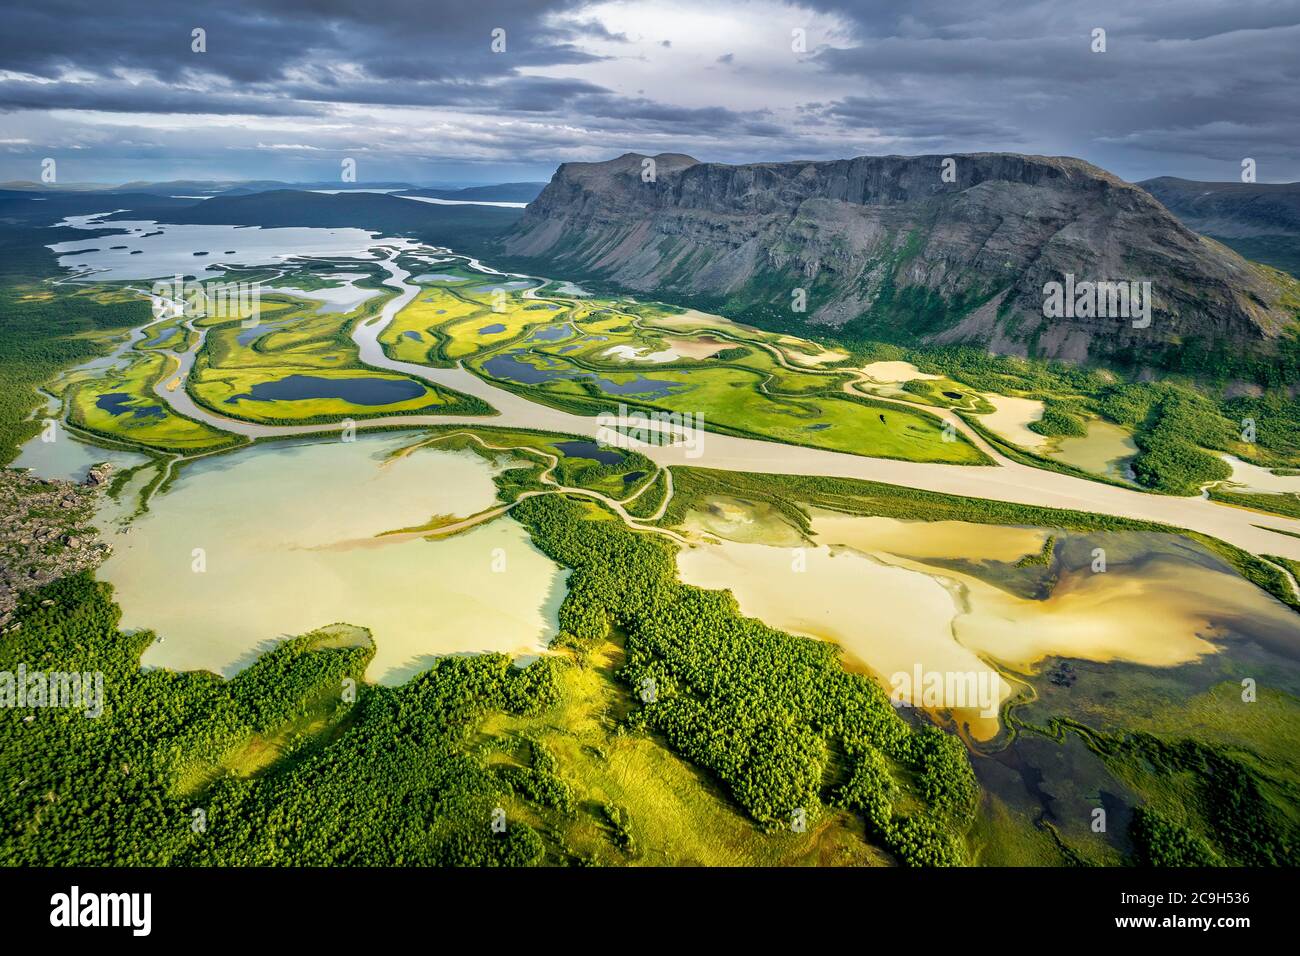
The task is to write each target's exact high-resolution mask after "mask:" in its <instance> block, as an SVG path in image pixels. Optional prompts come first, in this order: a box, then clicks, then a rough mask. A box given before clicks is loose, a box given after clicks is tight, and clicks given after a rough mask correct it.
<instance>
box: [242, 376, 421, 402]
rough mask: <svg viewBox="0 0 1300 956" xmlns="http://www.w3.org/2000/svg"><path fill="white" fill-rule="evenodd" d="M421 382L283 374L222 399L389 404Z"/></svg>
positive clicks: (412, 394) (413, 394) (415, 392)
mask: <svg viewBox="0 0 1300 956" xmlns="http://www.w3.org/2000/svg"><path fill="white" fill-rule="evenodd" d="M423 394H424V386H422V385H420V384H419V383H418V382H413V381H411V380H410V379H393V378H322V377H321V376H319V375H286V376H285V377H284V378H281V379H277V380H276V381H274V382H258V383H257V384H256V385H254V386H253V387H252V388H251V389H249V391H248V392H246V393H245V394H243V395H233V396H231V397H230V398H228V399H226V402H227V403H228V404H234V403H235V402H238V401H241V400H242V399H246V398H247V399H251V400H253V401H255V402H295V401H302V400H304V399H309V398H339V399H342V400H343V401H346V402H351V403H352V404H354V405H391V404H393V403H394V402H405V401H409V400H410V399H412V398H419V397H420V396H421V395H423Z"/></svg>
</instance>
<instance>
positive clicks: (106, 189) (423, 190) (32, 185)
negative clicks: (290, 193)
mask: <svg viewBox="0 0 1300 956" xmlns="http://www.w3.org/2000/svg"><path fill="white" fill-rule="evenodd" d="M545 187H546V183H531V182H529V183H495V184H487V185H478V184H475V185H471V186H462V185H456V184H447V183H439V184H435V185H433V186H429V185H422V186H417V185H413V184H411V183H405V182H375V183H340V182H337V181H334V182H314V183H286V182H279V181H277V180H273V179H257V180H242V181H241V180H229V181H227V180H205V179H174V180H169V181H167V182H157V183H155V182H130V183H123V184H121V185H118V186H111V185H104V184H103V183H69V184H66V185H64V184H59V185H51V184H48V183H36V182H28V181H19V182H8V183H0V194H3V193H10V192H12V193H22V194H40V195H44V196H49V195H68V194H98V195H116V194H124V193H129V194H131V195H137V196H138V195H147V196H166V197H169V198H170V197H184V198H194V197H201V198H210V197H215V196H248V195H252V194H254V193H264V192H274V191H278V190H284V189H290V190H294V189H296V190H315V189H322V190H325V189H327V190H338V191H341V192H347V191H356V192H367V191H371V192H372V191H375V190H388V191H390V192H394V193H397V192H400V193H405V194H407V195H411V196H425V197H428V198H432V199H448V200H453V201H457V202H531V201H532V200H534V199H536V198H537V194H538V193H540V192H541V191H542V190H543V189H544V188H545Z"/></svg>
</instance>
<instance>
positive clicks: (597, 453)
mask: <svg viewBox="0 0 1300 956" xmlns="http://www.w3.org/2000/svg"><path fill="white" fill-rule="evenodd" d="M555 447H556V448H558V449H560V451H562V452H564V453H565V454H566V455H568V456H569V457H570V458H590V459H591V460H592V461H598V462H600V463H601V464H602V465H617V464H618V463H619V462H620V461H622V460H623V453H622V452H620V451H614V450H613V449H611V448H602V447H601V446H600V445H597V444H596V443H595V442H594V441H557V442H555ZM642 474H644V472H642Z"/></svg>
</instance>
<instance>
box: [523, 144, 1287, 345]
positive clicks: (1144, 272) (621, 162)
mask: <svg viewBox="0 0 1300 956" xmlns="http://www.w3.org/2000/svg"><path fill="white" fill-rule="evenodd" d="M647 159H650V160H653V163H652V164H651V163H647V162H646V161H647ZM945 170H947V171H948V173H949V174H948V175H946V176H945ZM502 246H503V250H504V252H505V254H506V255H507V256H509V257H511V259H512V260H516V261H519V262H526V263H531V264H533V265H534V266H536V267H538V268H541V267H542V266H549V267H550V268H551V269H552V270H553V271H557V272H558V271H563V273H564V274H565V275H568V276H574V277H578V276H582V277H586V278H589V279H596V280H604V281H607V282H609V283H610V284H612V285H617V286H620V287H623V288H625V289H628V290H634V291H640V292H645V293H653V294H657V295H660V296H663V297H665V298H670V299H676V300H681V301H689V302H695V303H696V304H698V305H700V306H701V307H711V308H717V309H722V310H725V311H726V312H727V313H728V314H730V315H732V316H733V317H737V318H741V317H746V318H750V319H753V320H756V321H764V322H765V323H766V324H772V323H774V322H781V321H782V320H784V321H786V322H788V323H791V324H797V323H799V322H802V321H807V322H809V323H812V324H821V325H824V326H833V327H837V328H839V329H840V330H841V332H842V334H845V335H861V336H864V337H865V336H870V337H876V338H889V339H895V340H898V341H913V342H914V341H923V342H930V343H958V342H960V343H977V344H980V345H985V346H987V347H989V348H990V349H992V350H995V351H998V352H1006V353H1013V354H1034V355H1043V356H1049V357H1059V358H1066V359H1072V360H1083V359H1088V358H1099V359H1100V358H1119V359H1125V358H1135V359H1136V360H1138V361H1140V362H1149V363H1151V364H1170V363H1169V361H1168V360H1169V359H1170V357H1171V354H1172V353H1173V352H1186V353H1189V352H1193V351H1195V352H1197V353H1198V354H1201V355H1211V354H1213V352H1214V351H1216V350H1218V349H1221V348H1223V347H1225V346H1231V347H1232V348H1235V349H1242V348H1244V349H1246V350H1248V351H1250V352H1260V353H1261V354H1263V355H1267V354H1269V353H1270V352H1271V351H1273V350H1275V349H1276V348H1277V347H1278V344H1279V342H1280V340H1281V339H1282V338H1283V336H1284V332H1285V330H1287V329H1289V328H1291V327H1293V326H1294V324H1295V321H1296V320H1295V311H1296V307H1297V302H1296V300H1295V299H1294V298H1293V295H1294V292H1293V289H1292V288H1291V287H1289V286H1288V284H1287V283H1288V280H1287V279H1286V278H1285V277H1281V276H1279V274H1278V273H1276V272H1274V271H1272V270H1269V269H1266V268H1264V267H1261V266H1258V265H1255V264H1253V263H1250V262H1247V261H1245V260H1244V259H1242V258H1241V257H1240V256H1239V255H1237V254H1236V253H1234V252H1233V251H1231V250H1230V249H1228V248H1225V247H1224V246H1222V245H1220V244H1219V243H1217V242H1214V241H1212V240H1209V239H1206V238H1204V237H1202V236H1199V235H1197V234H1196V233H1195V232H1193V231H1192V230H1191V229H1189V228H1187V226H1185V225H1184V224H1182V223H1181V222H1179V221H1178V219H1176V218H1175V217H1174V216H1173V215H1171V214H1170V212H1169V211H1168V210H1167V209H1165V207H1164V206H1162V205H1161V204H1160V203H1159V202H1157V201H1156V200H1155V199H1153V198H1152V197H1151V195H1149V194H1148V193H1147V192H1146V191H1144V190H1143V189H1140V188H1138V187H1136V186H1133V185H1131V184H1129V183H1126V182H1124V181H1122V180H1120V179H1119V178H1117V177H1115V176H1113V175H1111V174H1110V173H1108V172H1106V171H1105V170H1103V169H1099V168H1098V167H1096V166H1093V165H1091V164H1089V163H1086V162H1083V161H1082V160H1078V159H1072V158H1068V157H1046V156H1022V155H1017V154H1010V153H976V154H968V155H954V156H951V157H944V156H863V157H858V158H856V159H845V160H834V161H829V162H789V163H755V164H751V165H741V166H731V165H724V164H720V163H701V162H697V161H696V160H694V159H692V158H691V157H689V156H684V155H680V154H661V155H658V156H654V157H645V156H641V155H639V154H635V153H628V154H626V155H624V156H620V157H619V158H617V159H614V160H610V161H609V162H603V163H566V164H564V165H562V166H561V167H560V168H559V169H558V170H557V171H556V173H555V175H554V177H553V178H552V179H551V182H550V184H549V185H547V187H546V189H545V190H543V191H542V193H541V195H539V196H538V197H537V199H536V200H534V201H533V202H532V204H530V205H529V207H528V210H527V211H526V212H525V214H524V216H523V217H522V219H521V220H520V221H519V222H518V223H517V224H516V225H515V226H514V228H513V229H511V230H510V231H509V232H508V233H507V234H506V236H505V238H504V240H503V242H502ZM1067 274H1069V275H1070V276H1073V280H1072V281H1073V282H1074V283H1081V282H1095V281H1114V282H1125V283H1133V282H1136V283H1141V282H1150V283H1151V285H1150V291H1151V295H1152V301H1153V308H1152V314H1151V322H1150V324H1149V325H1146V326H1145V327H1135V325H1136V326H1141V325H1142V323H1141V322H1140V321H1138V322H1135V321H1132V320H1131V319H1130V318H1129V317H1127V316H1115V315H1095V314H1093V315H1088V314H1080V313H1086V312H1087V311H1088V310H1085V309H1079V310H1075V309H1069V310H1067V312H1068V313H1069V317H1048V316H1047V315H1045V308H1044V298H1045V293H1044V288H1045V286H1046V285H1047V284H1048V283H1052V282H1058V283H1065V282H1066V281H1067V280H1066V276H1067ZM796 290H804V295H805V297H806V311H805V312H802V313H801V312H798V311H797V310H796V309H795V306H797V305H798V298H799V293H798V292H797V291H796ZM1174 364H1177V363H1174Z"/></svg>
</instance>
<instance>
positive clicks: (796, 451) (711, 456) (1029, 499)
mask: <svg viewBox="0 0 1300 956" xmlns="http://www.w3.org/2000/svg"><path fill="white" fill-rule="evenodd" d="M380 248H382V249H383V250H385V251H386V252H387V253H388V255H387V256H386V257H385V258H383V259H381V260H380V264H381V265H382V266H383V268H384V269H385V271H386V272H387V273H388V275H387V276H386V277H385V279H384V284H385V285H388V286H391V287H392V288H394V289H396V290H397V291H398V294H397V295H396V296H394V297H393V298H392V299H390V300H389V301H388V302H387V303H385V305H384V306H383V309H382V310H381V312H380V314H379V315H378V316H376V317H374V318H372V319H370V320H369V321H367V322H363V323H360V324H358V326H357V327H356V329H355V330H354V331H353V339H354V341H355V342H356V344H357V346H358V348H359V351H360V357H361V360H362V361H363V362H365V363H366V364H368V365H371V366H374V367H375V368H382V369H388V370H390V371H394V372H400V373H402V374H406V375H412V376H415V377H417V378H421V379H424V380H425V381H427V382H431V383H433V384H435V385H441V386H444V387H446V388H450V389H454V390H456V391H459V392H463V393H465V394H467V395H473V396H475V397H477V398H480V399H482V400H484V401H485V402H487V403H489V404H490V405H492V406H493V407H494V408H496V409H497V411H498V412H499V414H498V415H495V416H465V415H460V416H457V415H449V416H444V415H406V416H391V417H385V418H380V419H370V420H362V421H358V422H357V427H358V428H365V427H377V426H382V427H391V426H393V425H411V426H416V427H424V426H430V425H457V424H461V425H472V424H491V425H495V426H502V427H516V428H529V429H537V430H541V431H554V432H563V433H567V434H574V435H582V436H586V437H592V438H594V437H596V436H597V434H598V429H599V426H598V424H597V420H596V419H595V418H590V417H586V416H582V415H574V414H572V413H569V412H564V411H560V410H559V409H554V408H550V407H549V406H546V405H543V404H540V403H538V402H533V401H530V400H529V399H527V398H524V397H522V396H520V395H517V394H515V393H514V392H511V391H508V390H506V389H503V388H500V387H498V386H496V385H493V384H492V383H490V382H487V381H485V380H483V379H481V378H479V377H478V376H476V375H474V374H472V373H471V372H469V371H467V370H466V369H464V368H463V367H459V366H458V367H456V368H431V367H429V366H426V365H417V364H415V363H412V362H402V361H397V360H395V359H392V358H390V357H389V356H388V355H386V354H385V352H384V349H383V346H382V345H381V344H380V343H379V335H380V333H381V332H383V330H384V329H385V328H386V327H387V326H388V324H389V323H390V322H391V321H392V320H393V318H394V317H395V316H396V315H397V314H398V312H400V311H401V310H402V309H403V308H405V307H406V306H407V305H408V304H409V303H410V302H411V300H412V299H414V298H415V296H416V295H417V294H418V293H419V291H420V287H419V286H417V285H413V284H411V283H410V282H408V281H407V280H408V279H409V278H410V275H411V274H410V272H408V271H407V270H406V269H404V268H402V267H401V266H399V265H398V263H397V257H398V255H399V253H401V252H402V251H405V250H406V249H407V248H409V247H408V245H407V244H406V243H404V242H398V243H393V242H386V243H385V244H384V245H382V246H381V247H380ZM470 264H471V265H472V266H474V267H476V268H479V269H481V270H482V271H484V272H490V273H493V274H501V273H496V272H495V270H492V269H489V268H488V267H486V266H483V265H482V264H480V263H478V262H477V261H474V260H470ZM201 347H202V343H200V344H199V345H198V346H196V347H195V349H193V350H191V351H190V352H187V353H185V354H184V355H183V356H182V357H181V366H180V369H179V372H178V373H172V374H169V375H167V376H165V378H164V380H162V381H160V382H159V383H158V384H157V385H156V386H155V388H154V391H155V393H156V394H157V395H158V397H159V398H161V399H162V400H163V401H165V402H167V403H168V404H169V405H171V406H172V407H173V408H174V409H175V410H176V411H177V412H179V413H180V414H182V415H186V416H188V417H190V418H194V419H198V420H199V421H202V422H206V423H207V424H209V425H212V426H213V427H215V428H220V429H223V430H225V431H229V432H234V433H237V434H240V435H245V436H247V437H249V438H285V437H291V436H294V435H306V434H319V433H324V432H331V431H337V430H338V428H339V426H338V425H337V424H323V425H260V424H254V423H250V422H242V421H237V420H235V419H231V418H226V417H225V416H222V415H218V414H215V413H213V412H211V411H209V410H207V409H205V408H202V407H200V406H199V405H197V404H196V403H195V402H194V401H193V399H191V398H190V396H189V395H188V394H187V393H186V392H185V390H184V389H183V388H176V389H174V390H171V391H169V390H168V389H167V388H166V381H170V380H171V379H173V378H175V377H176V375H177V374H179V375H180V377H181V379H182V381H183V380H184V378H185V377H186V376H187V375H188V374H189V370H190V366H191V365H192V364H193V362H194V359H195V356H196V354H197V352H198V349H199V348H201ZM935 414H938V416H939V417H940V418H943V419H944V420H946V421H952V422H953V423H954V425H955V426H956V427H957V428H959V429H960V430H961V431H962V433H963V434H965V435H966V436H967V437H968V438H969V439H970V440H971V441H972V442H974V443H975V444H976V445H977V446H978V447H979V448H980V449H981V450H983V451H984V452H985V454H987V455H989V457H990V458H992V459H993V462H994V464H993V465H990V466H969V465H945V464H934V463H920V462H908V461H896V460H891V459H884V458H868V457H864V456H860V455H850V454H845V453H843V452H835V451H827V450H823V449H817V448H809V447H805V446H800V445H786V444H783V443H781V442H775V441H760V440H758V439H753V438H740V437H736V436H731V435H722V434H718V433H715V432H709V433H708V434H707V435H706V436H704V437H703V438H702V439H700V440H699V442H698V444H697V447H696V449H695V453H694V456H693V457H692V456H688V453H687V452H688V449H687V448H686V447H685V446H684V445H683V444H677V445H671V444H666V445H649V446H647V445H641V444H637V445H636V446H635V447H636V448H637V450H638V451H640V452H642V453H643V454H645V455H646V456H647V457H649V458H650V459H652V460H653V461H654V462H656V463H657V464H659V465H660V466H674V465H678V466H682V465H686V466H695V467H703V468H717V469H722V470H727V471H746V472H755V473H760V474H787V475H822V476H826V477H833V478H857V479H863V480H867V481H877V482H883V483H885V484H892V485H902V486H906V487H910V488H917V489H921V490H924V491H934V492H941V493H944V494H952V495H961V496H965V497H973V498H986V499H991V500H994V501H1007V502H1015V503H1018V504H1024V505H1034V506H1040V507H1046V508H1066V509H1072V510H1076V511H1090V512H1095V513H1097V514H1103V515H1109V516H1113V517H1120V518H1130V519H1135V520H1141V521H1154V522H1159V523H1161V524H1166V525H1170V526H1172V527H1177V528H1186V529H1188V530H1191V531H1198V532H1201V533H1203V534H1207V535H1211V536H1212V537H1215V538H1218V539H1220V540H1222V541H1226V542H1228V543H1229V544H1233V545H1236V546H1237V547H1239V548H1242V549H1243V550H1245V551H1249V552H1251V553H1253V554H1277V555H1282V556H1284V557H1289V558H1294V559H1297V560H1300V537H1291V535H1298V536H1300V520H1294V519H1290V518H1284V517H1280V516H1274V515H1266V514H1263V513H1260V512H1254V511H1248V510H1246V509H1242V508H1234V507H1231V506H1228V505H1222V504H1217V503H1215V502H1213V501H1210V500H1208V499H1205V498H1174V497H1169V496H1164V495H1155V494H1149V493H1146V492H1142V491H1137V490H1132V489H1128V488H1122V487H1118V486H1115V485H1108V484H1103V483H1101V482H1094V481H1088V480H1086V479H1083V478H1075V477H1073V476H1070V475H1064V474H1060V473H1058V472H1053V471H1047V470H1044V469H1039V468H1033V467H1030V466H1027V465H1022V464H1019V463H1017V462H1014V461H1011V460H1009V459H1007V458H1005V457H1003V456H1002V455H1000V454H999V453H998V452H997V451H996V450H995V449H993V448H991V447H990V446H989V445H988V443H987V442H984V441H983V440H982V439H980V438H979V437H978V436H976V435H974V434H972V433H971V432H970V431H969V429H967V428H966V427H965V425H964V423H962V422H961V420H960V419H959V418H957V417H956V416H955V415H953V414H952V413H948V412H943V411H936V412H935Z"/></svg>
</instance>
